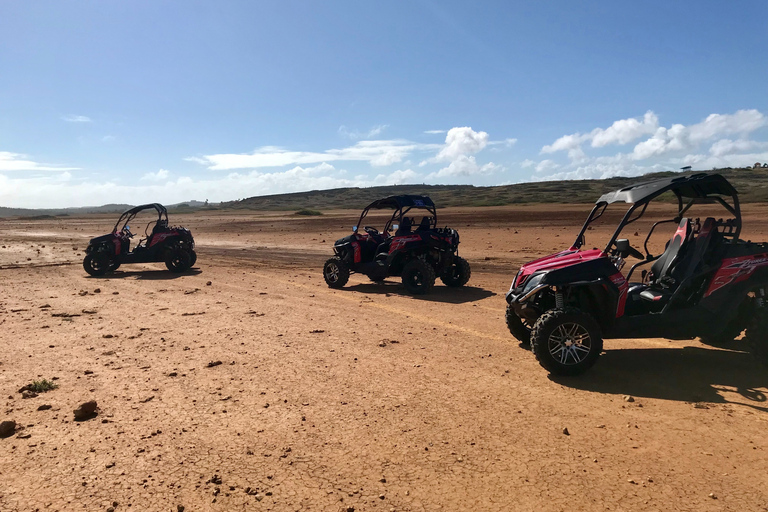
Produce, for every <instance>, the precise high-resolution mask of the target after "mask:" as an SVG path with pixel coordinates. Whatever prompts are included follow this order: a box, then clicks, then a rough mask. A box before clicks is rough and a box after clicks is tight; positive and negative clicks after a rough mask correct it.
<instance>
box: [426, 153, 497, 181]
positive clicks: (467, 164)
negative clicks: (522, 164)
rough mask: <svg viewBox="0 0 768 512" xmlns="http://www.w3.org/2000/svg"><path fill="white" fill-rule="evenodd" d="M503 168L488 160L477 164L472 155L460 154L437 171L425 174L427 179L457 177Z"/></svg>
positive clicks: (488, 172)
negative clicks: (482, 163)
mask: <svg viewBox="0 0 768 512" xmlns="http://www.w3.org/2000/svg"><path fill="white" fill-rule="evenodd" d="M502 169H503V168H502V167H500V166H498V165H496V164H494V163H493V162H489V163H487V164H485V165H479V164H478V163H477V161H476V160H475V157H473V156H467V155H460V156H459V157H457V158H456V159H455V160H453V161H452V162H451V163H450V164H448V166H447V167H443V168H442V169H440V170H439V171H437V172H433V173H430V174H428V175H427V179H434V178H445V177H457V176H478V175H486V174H493V173H495V172H498V171H500V170H502Z"/></svg>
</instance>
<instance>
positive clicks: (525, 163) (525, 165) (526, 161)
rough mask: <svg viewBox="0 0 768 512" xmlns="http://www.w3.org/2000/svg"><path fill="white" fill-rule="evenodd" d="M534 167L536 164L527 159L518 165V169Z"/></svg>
mask: <svg viewBox="0 0 768 512" xmlns="http://www.w3.org/2000/svg"><path fill="white" fill-rule="evenodd" d="M534 165H536V162H535V161H533V160H528V159H526V160H523V161H522V162H521V163H520V167H522V168H523V169H527V168H528V167H533V166H534Z"/></svg>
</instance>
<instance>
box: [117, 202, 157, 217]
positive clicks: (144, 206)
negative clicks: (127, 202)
mask: <svg viewBox="0 0 768 512" xmlns="http://www.w3.org/2000/svg"><path fill="white" fill-rule="evenodd" d="M150 208H154V209H155V210H156V211H157V213H158V214H162V213H165V211H166V209H165V206H163V205H161V204H160V203H148V204H142V205H140V206H135V207H133V208H131V209H130V210H125V211H124V212H123V215H125V214H126V213H128V214H131V213H133V214H136V213H139V212H140V211H142V210H149V209H150Z"/></svg>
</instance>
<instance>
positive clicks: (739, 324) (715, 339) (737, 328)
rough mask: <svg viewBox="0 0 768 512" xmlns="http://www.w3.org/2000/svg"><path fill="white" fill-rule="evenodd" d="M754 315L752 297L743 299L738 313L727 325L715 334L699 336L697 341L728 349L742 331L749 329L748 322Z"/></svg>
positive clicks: (753, 300)
mask: <svg viewBox="0 0 768 512" xmlns="http://www.w3.org/2000/svg"><path fill="white" fill-rule="evenodd" d="M754 315H755V299H754V297H747V298H745V299H744V300H743V301H742V303H741V304H739V310H738V313H736V316H735V317H734V318H733V320H731V321H730V322H728V324H727V325H726V326H725V327H724V328H723V330H722V331H720V332H719V333H717V334H705V335H704V336H700V337H699V340H700V341H701V342H702V343H704V344H705V345H710V346H712V347H725V348H727V347H730V346H732V345H734V340H735V339H736V338H738V337H739V335H740V334H741V333H742V332H744V329H746V328H748V327H749V324H750V321H751V320H752V318H754Z"/></svg>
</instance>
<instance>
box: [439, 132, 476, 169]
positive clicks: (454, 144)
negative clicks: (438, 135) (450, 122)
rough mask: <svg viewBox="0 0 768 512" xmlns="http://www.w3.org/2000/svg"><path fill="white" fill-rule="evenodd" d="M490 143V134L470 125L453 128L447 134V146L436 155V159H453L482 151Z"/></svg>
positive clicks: (443, 160)
mask: <svg viewBox="0 0 768 512" xmlns="http://www.w3.org/2000/svg"><path fill="white" fill-rule="evenodd" d="M487 145H488V134H487V133H485V132H476V131H474V130H473V129H472V128H470V127H468V126H462V127H456V128H451V129H450V130H448V134H447V135H446V136H445V146H444V147H443V148H442V149H441V150H440V152H439V153H438V154H437V156H436V157H435V159H436V161H442V162H445V161H451V160H454V159H456V158H459V157H461V156H465V155H472V154H475V153H478V152H479V151H482V149H483V148H484V147H485V146H487Z"/></svg>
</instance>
